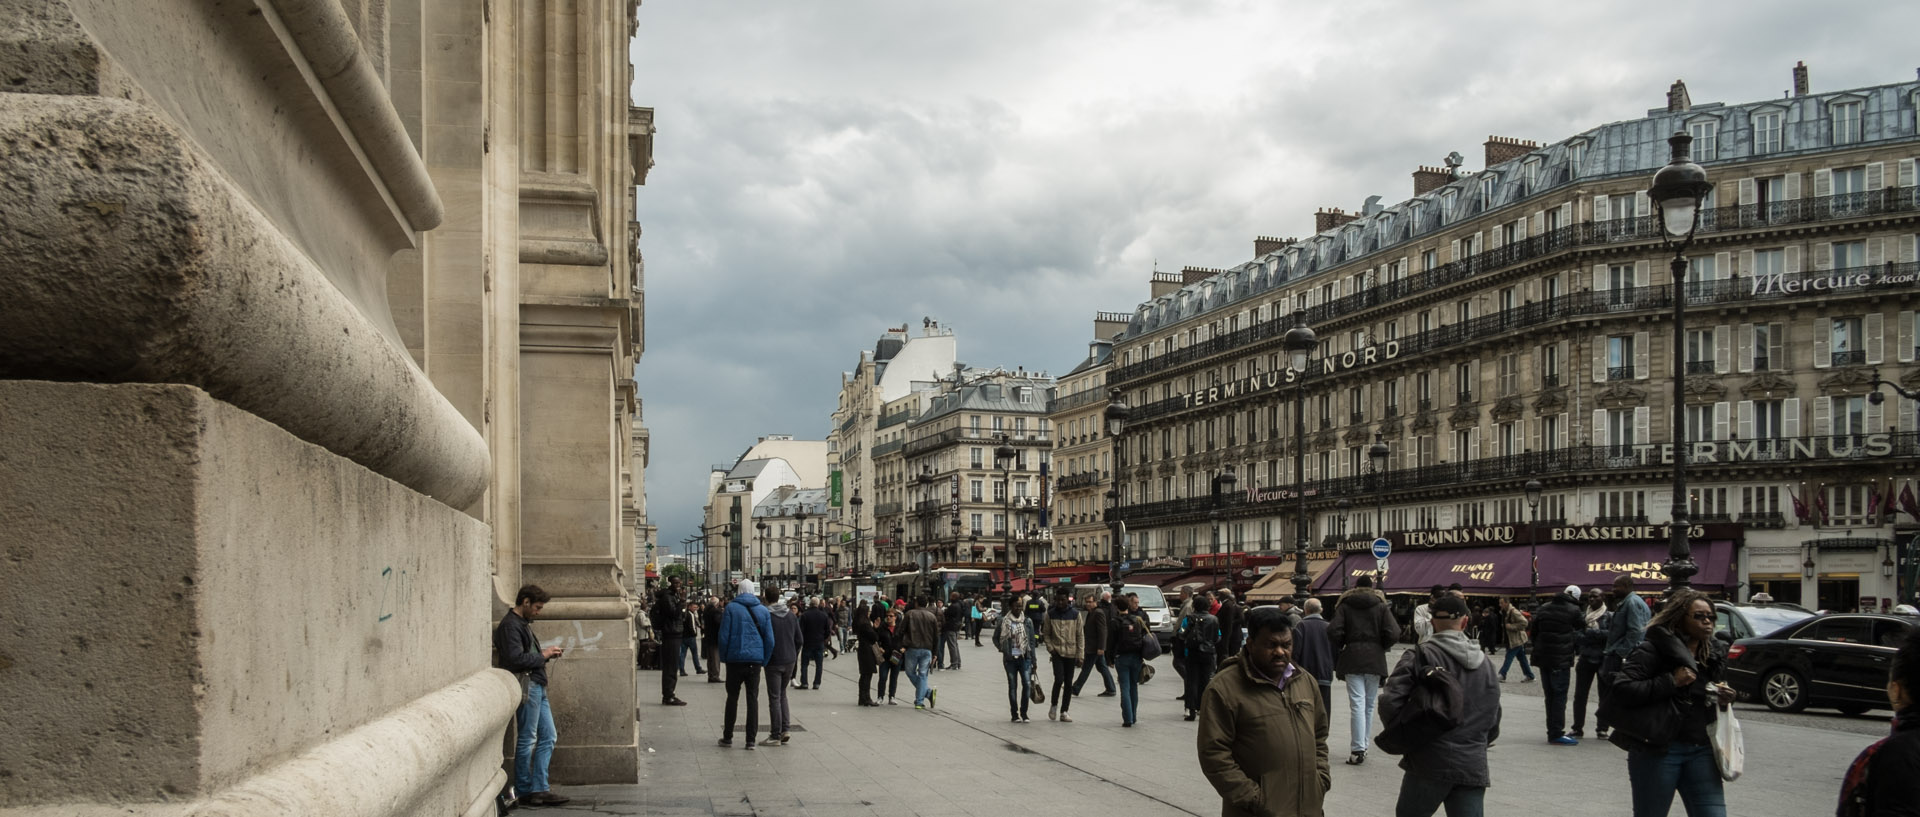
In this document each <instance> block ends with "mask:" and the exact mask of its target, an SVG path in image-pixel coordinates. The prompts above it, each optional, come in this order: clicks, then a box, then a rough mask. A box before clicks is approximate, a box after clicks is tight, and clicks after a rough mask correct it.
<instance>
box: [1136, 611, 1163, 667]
mask: <svg viewBox="0 0 1920 817" xmlns="http://www.w3.org/2000/svg"><path fill="white" fill-rule="evenodd" d="M1134 619H1135V620H1136V621H1140V625H1141V626H1140V629H1142V630H1145V631H1146V637H1145V638H1142V639H1140V659H1141V660H1143V661H1152V660H1153V659H1155V658H1159V657H1160V638H1159V637H1158V636H1155V635H1154V634H1153V630H1152V629H1151V628H1149V627H1147V626H1146V622H1145V621H1143V620H1140V617H1139V616H1134Z"/></svg>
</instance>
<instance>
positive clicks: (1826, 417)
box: [1813, 395, 1833, 437]
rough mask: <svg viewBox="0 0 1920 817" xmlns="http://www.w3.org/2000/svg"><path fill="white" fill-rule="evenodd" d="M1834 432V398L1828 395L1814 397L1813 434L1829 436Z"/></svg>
mask: <svg viewBox="0 0 1920 817" xmlns="http://www.w3.org/2000/svg"><path fill="white" fill-rule="evenodd" d="M1832 434H1833V398H1831V397H1828V396H1826V395H1821V396H1819V397H1815V398H1813V436H1815V437H1827V436H1831V435H1832Z"/></svg>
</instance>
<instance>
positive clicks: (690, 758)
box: [519, 644, 1873, 817]
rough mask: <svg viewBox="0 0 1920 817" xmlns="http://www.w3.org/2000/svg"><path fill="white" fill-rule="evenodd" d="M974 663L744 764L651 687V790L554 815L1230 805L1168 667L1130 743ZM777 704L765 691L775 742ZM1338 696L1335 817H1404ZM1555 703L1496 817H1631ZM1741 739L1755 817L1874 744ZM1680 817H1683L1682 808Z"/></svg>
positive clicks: (1493, 807) (648, 679) (1733, 807)
mask: <svg viewBox="0 0 1920 817" xmlns="http://www.w3.org/2000/svg"><path fill="white" fill-rule="evenodd" d="M962 657H963V658H964V660H965V662H966V665H965V669H962V670H960V671H954V672H936V673H933V683H934V685H935V686H937V687H938V688H939V689H940V698H939V700H940V707H939V708H937V709H935V710H932V711H928V712H916V711H914V709H913V707H912V705H911V703H912V701H911V693H908V694H907V695H905V696H903V701H904V703H903V704H902V705H900V706H882V707H878V708H861V707H858V706H855V705H854V701H855V700H857V697H856V696H857V691H856V690H855V688H854V680H855V679H857V678H858V668H857V666H856V665H855V664H854V663H853V660H852V657H851V656H848V657H844V658H841V659H839V660H834V661H828V662H827V668H828V671H827V681H826V683H825V684H824V685H823V688H822V689H821V690H819V691H813V690H807V691H801V690H790V692H789V696H790V699H791V702H792V706H793V711H794V716H795V721H796V725H795V726H794V729H793V742H792V743H789V744H787V745H785V746H763V747H761V748H759V749H756V750H755V751H752V752H748V751H744V750H742V749H741V748H740V747H741V745H742V744H743V743H744V738H745V736H744V734H741V733H736V734H735V738H734V744H735V745H734V747H733V748H731V749H725V748H721V747H719V746H716V745H715V743H714V742H715V741H716V740H717V739H718V738H719V733H720V722H721V715H722V711H723V709H724V703H725V698H726V696H725V692H724V690H725V686H724V685H722V684H708V683H705V682H704V679H703V678H701V677H699V676H693V675H690V676H688V677H686V678H683V679H681V683H680V686H679V693H680V696H681V697H682V698H685V699H686V700H687V701H689V702H691V704H692V705H691V706H686V707H662V706H660V705H659V704H658V703H657V701H658V700H659V698H658V694H659V692H658V689H659V688H658V686H657V684H658V675H657V674H655V673H642V674H641V677H640V689H641V693H640V694H641V703H640V716H641V724H640V728H641V745H642V747H643V749H644V751H643V752H642V754H641V762H640V779H641V782H640V783H639V784H638V785H615V786H576V787H572V788H563V789H561V791H562V792H563V793H565V794H568V795H571V796H572V797H573V798H574V799H573V802H572V803H569V804H568V805H566V806H562V807H558V808H551V809H545V810H546V811H551V812H554V813H556V814H559V813H568V812H582V813H599V814H621V815H639V814H648V815H668V816H669V817H672V816H674V815H776V816H778V817H785V816H786V815H876V816H879V815H886V816H887V817H897V816H898V815H929V816H940V815H1005V814H1012V813H1027V812H1032V811H1035V810H1041V811H1044V812H1045V813H1046V814H1048V815H1049V817H1072V816H1073V815H1083V814H1084V815H1103V817H1104V816H1105V815H1116V814H1118V815H1135V814H1193V815H1214V814H1218V813H1219V811H1220V801H1219V798H1218V797H1217V796H1216V795H1215V794H1214V792H1213V789H1212V787H1211V786H1209V785H1208V784H1207V781H1206V778H1205V777H1203V776H1202V775H1201V774H1200V771H1199V764H1198V761H1197V758H1196V756H1195V751H1194V734H1195V728H1194V727H1195V726H1196V724H1193V723H1188V722H1186V721H1184V720H1182V718H1181V710H1180V705H1179V704H1178V703H1177V702H1175V701H1174V700H1173V699H1174V697H1175V696H1176V695H1177V694H1178V686H1177V684H1178V680H1179V678H1178V676H1177V675H1175V674H1174V673H1173V671H1172V667H1171V666H1170V665H1169V664H1168V662H1167V659H1165V658H1162V659H1160V660H1158V661H1156V662H1154V663H1155V664H1156V665H1157V669H1158V672H1159V675H1158V676H1157V677H1156V678H1155V680H1154V681H1153V682H1152V683H1149V684H1146V685H1143V686H1142V687H1141V698H1142V707H1141V713H1140V722H1139V723H1138V724H1137V725H1136V726H1134V727H1133V728H1130V729H1123V728H1121V727H1120V716H1119V702H1118V699H1117V698H1098V697H1091V693H1093V692H1097V691H1098V690H1099V683H1100V681H1099V675H1098V674H1095V675H1094V676H1093V678H1092V679H1090V680H1089V682H1088V692H1089V697H1086V698H1075V699H1074V701H1073V715H1074V719H1075V722H1074V723H1055V722H1051V721H1048V720H1047V718H1046V705H1044V704H1043V705H1038V706H1035V707H1034V708H1033V709H1032V711H1031V713H1030V714H1031V715H1032V717H1033V722H1031V723H1026V724H1014V723H1009V722H1008V711H1007V695H1006V676H1005V674H1004V672H1003V671H1002V670H1001V667H1000V661H999V657H998V654H997V653H995V652H994V651H993V649H992V647H990V646H989V647H979V648H975V647H973V646H972V645H971V644H968V645H966V646H964V647H963V655H962ZM1043 660H1044V658H1043ZM1040 675H1041V676H1042V680H1043V682H1045V683H1046V685H1047V686H1049V687H1050V686H1051V679H1050V678H1049V677H1047V676H1049V675H1050V673H1049V672H1048V671H1047V670H1046V669H1044V667H1043V669H1042V671H1041V672H1040ZM1516 680H1518V679H1517V673H1516ZM690 682H691V683H690ZM1514 686H1515V685H1513V684H1509V685H1507V688H1509V689H1512V688H1513V687H1514ZM905 689H906V682H905V679H904V678H903V679H902V690H903V691H905ZM764 695H765V690H764V689H763V690H762V696H763V700H762V706H761V715H762V725H761V729H762V731H763V736H764V730H765V729H766V726H765V711H766V709H765V701H764ZM1334 697H1335V700H1334V704H1333V707H1334V710H1333V718H1332V722H1333V727H1332V735H1331V736H1330V737H1329V739H1328V745H1329V750H1330V752H1329V755H1330V759H1331V761H1332V764H1333V780H1334V784H1333V790H1332V791H1331V792H1330V793H1329V794H1328V799H1327V813H1328V814H1329V815H1378V814H1390V813H1391V812H1392V809H1393V802H1394V797H1395V795H1396V793H1397V792H1398V790H1399V782H1400V771H1399V770H1398V769H1397V768H1395V766H1394V763H1395V761H1396V760H1397V759H1396V758H1394V757H1392V756H1389V755H1381V754H1377V753H1376V754H1372V755H1371V756H1370V757H1369V759H1368V761H1367V763H1366V764H1365V765H1363V766H1347V765H1344V764H1343V763H1342V762H1341V761H1343V760H1344V759H1345V758H1346V756H1347V734H1348V729H1347V718H1346V704H1345V699H1344V692H1343V687H1342V685H1341V684H1340V683H1339V682H1335V685H1334ZM1542 704H1543V701H1542V699H1541V698H1539V697H1535V696H1532V695H1526V694H1513V695H1509V696H1506V697H1505V716H1504V723H1503V729H1504V734H1503V736H1502V737H1501V739H1500V740H1499V742H1498V743H1497V744H1496V745H1495V746H1494V747H1493V749H1492V750H1491V760H1492V763H1493V768H1494V785H1493V787H1492V788H1491V789H1489V790H1488V793H1487V813H1488V814H1492V815H1508V814H1514V815H1518V814H1536V813H1547V814H1553V815H1556V817H1576V816H1577V815H1620V814H1624V813H1626V812H1627V810H1628V808H1627V791H1626V785H1627V784H1626V753H1625V752H1622V751H1620V750H1619V749H1616V748H1614V747H1613V746H1611V745H1609V744H1607V743H1605V742H1602V741H1595V740H1588V741H1586V742H1584V743H1582V744H1581V745H1580V746H1576V747H1565V748H1562V747H1551V746H1548V745H1547V744H1546V742H1545V739H1546V730H1545V717H1544V710H1543V708H1542ZM742 709H743V711H742V713H741V719H742V723H743V724H744V720H745V712H744V706H743V707H742ZM1745 727H1746V740H1747V751H1748V758H1747V764H1748V765H1747V769H1748V773H1747V776H1746V777H1744V778H1742V779H1741V780H1739V781H1736V782H1734V783H1730V784H1728V787H1727V797H1728V803H1729V807H1730V808H1729V812H1730V813H1732V814H1736V815H1742V817H1771V816H1773V815H1778V816H1779V817H1806V815H1814V814H1827V813H1831V812H1832V811H1833V808H1834V804H1835V799H1836V797H1837V793H1838V791H1839V781H1840V776H1841V774H1842V773H1843V772H1844V770H1845V767H1846V764H1847V762H1848V761H1850V760H1851V759H1852V758H1853V756H1854V754H1855V753H1857V752H1858V751H1859V750H1860V749H1861V748H1863V747H1865V746H1866V745H1867V744H1868V743H1871V742H1872V740H1873V738H1872V737H1870V736H1863V735H1854V734H1846V733H1837V732H1833V731H1828V730H1822V729H1815V728H1807V727H1800V726H1792V725H1782V724H1774V723H1765V722H1755V723H1746V724H1745ZM560 740H561V742H562V743H564V742H565V741H566V736H565V735H561V736H560ZM535 811H538V810H536V809H531V808H530V809H524V810H522V811H521V812H519V813H521V814H531V813H534V812H535ZM1674 813H1675V814H1680V813H1682V812H1681V810H1680V806H1679V803H1678V802H1677V801H1676V802H1675V806H1674Z"/></svg>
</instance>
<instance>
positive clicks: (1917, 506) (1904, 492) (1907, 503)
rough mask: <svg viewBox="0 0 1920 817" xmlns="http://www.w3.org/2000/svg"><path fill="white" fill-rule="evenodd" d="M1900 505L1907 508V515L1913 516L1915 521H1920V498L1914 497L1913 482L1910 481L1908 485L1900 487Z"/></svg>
mask: <svg viewBox="0 0 1920 817" xmlns="http://www.w3.org/2000/svg"><path fill="white" fill-rule="evenodd" d="M1900 507H1901V508H1902V509H1904V510H1906V512H1907V515H1908V516H1911V517H1913V519H1914V521H1916V522H1920V500H1916V499H1914V496H1913V483H1912V482H1908V483H1907V485H1906V487H1904V488H1901V489H1900Z"/></svg>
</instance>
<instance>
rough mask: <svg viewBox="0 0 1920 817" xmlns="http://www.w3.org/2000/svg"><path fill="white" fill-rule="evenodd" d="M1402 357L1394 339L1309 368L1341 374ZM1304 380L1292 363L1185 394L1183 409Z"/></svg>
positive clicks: (1330, 357) (1182, 400)
mask: <svg viewBox="0 0 1920 817" xmlns="http://www.w3.org/2000/svg"><path fill="white" fill-rule="evenodd" d="M1399 356H1400V341H1397V340H1390V341H1387V342H1385V343H1376V344H1374V345H1372V346H1365V347H1361V348H1359V349H1354V350H1352V351H1348V352H1342V353H1340V354H1337V355H1328V356H1326V357H1323V358H1321V359H1320V360H1319V361H1318V362H1317V364H1316V363H1308V364H1307V368H1308V369H1309V370H1316V369H1317V370H1318V371H1319V372H1320V373H1321V374H1323V375H1325V374H1339V373H1341V372H1345V371H1348V370H1351V369H1358V368H1360V367H1363V366H1371V365H1373V364H1375V363H1380V362H1383V361H1388V360H1392V359H1394V358H1397V357H1399ZM1298 382H1300V372H1297V371H1294V369H1293V367H1291V366H1289V367H1287V368H1284V369H1275V370H1273V371H1270V372H1255V373H1253V374H1251V375H1248V376H1246V377H1241V378H1236V379H1234V380H1230V381H1227V382H1225V383H1220V384H1216V385H1213V386H1208V387H1207V388H1204V389H1196V390H1194V391H1190V392H1187V393H1186V394H1183V395H1181V396H1180V397H1181V407H1182V408H1197V407H1199V406H1204V405H1208V404H1211V403H1220V402H1225V401H1228V400H1234V399H1238V398H1241V397H1247V396H1250V395H1255V394H1259V393H1261V392H1263V391H1268V390H1272V389H1278V388H1280V387H1282V386H1291V385H1293V384H1295V383H1298Z"/></svg>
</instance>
